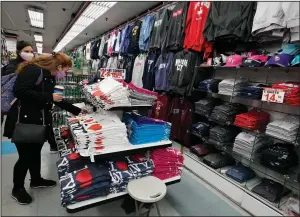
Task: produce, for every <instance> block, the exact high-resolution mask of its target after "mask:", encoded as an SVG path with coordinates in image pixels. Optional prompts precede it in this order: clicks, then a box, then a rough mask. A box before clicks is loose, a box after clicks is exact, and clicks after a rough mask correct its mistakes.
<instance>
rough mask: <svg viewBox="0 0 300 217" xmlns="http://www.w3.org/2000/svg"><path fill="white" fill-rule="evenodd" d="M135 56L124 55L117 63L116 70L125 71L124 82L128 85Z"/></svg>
mask: <svg viewBox="0 0 300 217" xmlns="http://www.w3.org/2000/svg"><path fill="white" fill-rule="evenodd" d="M135 58H136V56H134V55H124V56H122V59H121V60H120V61H119V65H118V68H119V69H125V82H127V83H130V82H131V79H132V70H133V66H134V61H135Z"/></svg>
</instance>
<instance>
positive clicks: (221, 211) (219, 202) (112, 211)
mask: <svg viewBox="0 0 300 217" xmlns="http://www.w3.org/2000/svg"><path fill="white" fill-rule="evenodd" d="M3 142H4V141H3ZM6 145H8V143H3V144H2V147H4V149H2V174H1V178H2V182H1V183H2V215H3V216H19V215H22V216H30V215H31V216H68V215H75V216H81V215H84V216H87V215H89V216H96V215H97V216H120V215H123V216H124V215H125V213H124V211H123V210H122V208H121V207H120V205H121V203H122V200H121V199H120V200H117V201H114V202H111V203H108V204H105V205H101V206H98V207H95V208H91V209H88V210H86V211H82V212H78V213H75V214H68V213H67V212H66V211H65V209H64V208H63V207H61V206H60V193H59V187H55V188H52V189H38V190H29V193H30V194H31V195H32V196H33V197H34V202H33V203H32V204H31V205H27V206H21V205H18V204H17V203H16V202H15V201H14V200H13V199H12V198H11V197H10V192H11V189H12V168H13V166H14V163H15V162H16V160H17V154H16V152H15V151H14V150H15V149H14V148H12V147H5V146H6ZM9 145H12V146H13V144H9ZM4 150H6V151H4ZM57 159H58V156H57V155H53V154H49V145H48V144H45V146H44V148H43V151H42V175H43V177H44V178H52V179H55V180H57V174H56V167H55V162H56V160H57ZM28 185H29V177H27V180H26V188H28ZM160 208H161V213H162V215H164V216H183V215H184V216H193V215H194V216H195V215H197V216H221V215H222V216H240V215H247V213H245V212H244V211H243V210H241V209H240V208H239V207H237V206H236V205H235V204H233V203H232V202H231V201H228V200H227V199H226V198H224V196H223V195H220V194H218V193H217V192H215V191H214V190H213V189H211V188H210V187H209V186H207V185H206V184H204V183H203V182H202V181H201V180H199V179H198V178H197V177H195V176H194V175H193V174H191V173H190V172H188V171H186V170H184V171H183V174H182V180H181V182H180V183H177V184H174V185H171V186H169V187H168V193H167V196H166V197H165V199H164V200H163V201H161V202H160ZM152 215H156V212H155V210H153V214H152Z"/></svg>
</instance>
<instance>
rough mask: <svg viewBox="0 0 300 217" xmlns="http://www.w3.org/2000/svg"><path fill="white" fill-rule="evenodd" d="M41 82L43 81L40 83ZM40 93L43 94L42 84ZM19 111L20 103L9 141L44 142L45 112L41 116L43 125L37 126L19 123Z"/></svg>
mask: <svg viewBox="0 0 300 217" xmlns="http://www.w3.org/2000/svg"><path fill="white" fill-rule="evenodd" d="M42 82H43V81H42ZM42 92H44V83H43V85H42ZM20 110H21V103H20V104H19V106H18V120H17V123H16V125H15V129H14V132H13V135H12V139H11V141H12V142H13V143H39V144H43V143H44V142H45V140H46V130H47V129H46V128H47V127H46V124H45V111H44V109H43V110H42V114H43V125H37V124H22V123H20Z"/></svg>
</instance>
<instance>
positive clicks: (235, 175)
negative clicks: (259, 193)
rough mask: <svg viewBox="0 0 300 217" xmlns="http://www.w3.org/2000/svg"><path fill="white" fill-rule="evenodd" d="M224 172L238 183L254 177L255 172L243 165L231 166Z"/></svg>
mask: <svg viewBox="0 0 300 217" xmlns="http://www.w3.org/2000/svg"><path fill="white" fill-rule="evenodd" d="M225 174H226V175H227V176H228V177H230V178H232V179H233V180H235V181H237V182H239V183H243V182H246V181H248V180H250V179H252V178H254V177H255V172H254V171H253V170H252V169H251V168H249V167H246V166H243V165H236V166H232V167H230V168H229V169H228V170H227V171H226V172H225Z"/></svg>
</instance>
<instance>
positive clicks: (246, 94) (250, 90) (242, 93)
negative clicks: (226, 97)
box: [235, 84, 268, 100]
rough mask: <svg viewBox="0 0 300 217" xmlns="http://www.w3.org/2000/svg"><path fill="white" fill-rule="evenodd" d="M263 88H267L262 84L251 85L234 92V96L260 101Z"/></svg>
mask: <svg viewBox="0 0 300 217" xmlns="http://www.w3.org/2000/svg"><path fill="white" fill-rule="evenodd" d="M264 87H268V86H267V85H264V84H256V85H254V84H252V85H250V84H249V86H243V87H241V88H240V89H239V90H238V91H237V90H236V91H235V95H236V96H238V97H242V98H247V99H259V100H260V99H261V96H262V93H263V90H264Z"/></svg>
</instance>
